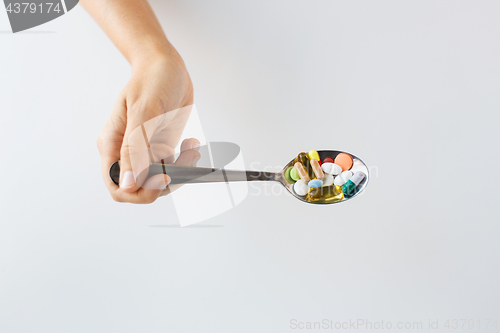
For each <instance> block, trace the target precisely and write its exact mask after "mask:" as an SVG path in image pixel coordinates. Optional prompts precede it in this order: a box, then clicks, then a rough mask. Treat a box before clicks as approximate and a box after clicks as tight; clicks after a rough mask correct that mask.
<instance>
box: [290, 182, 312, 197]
mask: <svg viewBox="0 0 500 333" xmlns="http://www.w3.org/2000/svg"><path fill="white" fill-rule="evenodd" d="M293 190H294V191H295V193H296V194H297V195H298V196H301V197H303V196H304V195H306V194H307V193H308V192H309V186H308V185H307V184H306V183H304V182H303V181H302V180H297V182H296V183H295V184H293Z"/></svg>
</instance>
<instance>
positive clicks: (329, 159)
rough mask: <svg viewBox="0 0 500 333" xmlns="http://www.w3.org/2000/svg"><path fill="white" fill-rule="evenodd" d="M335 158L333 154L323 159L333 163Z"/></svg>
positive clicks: (324, 161)
mask: <svg viewBox="0 0 500 333" xmlns="http://www.w3.org/2000/svg"><path fill="white" fill-rule="evenodd" d="M333 162H334V160H333V158H332V157H331V156H327V157H325V159H324V160H323V163H333Z"/></svg>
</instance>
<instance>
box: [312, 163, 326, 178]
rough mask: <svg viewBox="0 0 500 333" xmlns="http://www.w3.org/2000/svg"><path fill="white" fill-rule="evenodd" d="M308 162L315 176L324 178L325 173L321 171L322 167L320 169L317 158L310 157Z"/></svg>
mask: <svg viewBox="0 0 500 333" xmlns="http://www.w3.org/2000/svg"><path fill="white" fill-rule="evenodd" d="M310 163H311V168H312V169H313V172H314V174H315V175H316V178H318V179H321V180H323V178H325V173H324V172H323V169H321V167H320V165H319V162H318V160H316V159H311V161H310Z"/></svg>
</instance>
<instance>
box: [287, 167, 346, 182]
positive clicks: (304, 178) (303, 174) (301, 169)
mask: <svg viewBox="0 0 500 333" xmlns="http://www.w3.org/2000/svg"><path fill="white" fill-rule="evenodd" d="M293 167H294V169H295V170H297V172H298V173H299V176H300V179H302V181H303V182H304V183H306V184H307V183H309V181H310V180H311V178H309V175H308V174H307V171H306V169H305V168H304V166H303V165H302V163H300V162H297V163H295V165H294V166H293ZM346 181H347V180H346ZM342 185H343V184H342Z"/></svg>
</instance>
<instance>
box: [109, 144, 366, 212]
mask: <svg viewBox="0 0 500 333" xmlns="http://www.w3.org/2000/svg"><path fill="white" fill-rule="evenodd" d="M318 153H319V156H320V159H321V160H323V159H324V158H325V157H327V156H330V157H332V158H334V159H335V157H336V156H337V155H338V154H340V153H345V152H342V151H338V150H318ZM347 154H349V155H351V157H352V159H353V165H352V167H351V169H349V170H350V171H352V172H353V173H356V172H357V171H361V172H363V173H364V174H365V175H366V177H365V179H364V180H363V181H362V182H361V183H360V184H359V185H358V186H357V187H356V190H355V194H354V195H352V196H349V197H344V199H343V200H340V201H336V202H326V203H325V202H309V201H307V200H306V197H305V196H299V195H297V194H296V193H295V191H294V190H293V183H290V182H289V181H288V180H286V178H285V171H286V169H287V168H288V167H291V166H293V165H294V160H291V161H290V162H288V163H287V164H286V165H285V167H284V168H283V170H281V171H279V172H269V171H240V170H225V169H224V168H200V167H190V166H179V165H173V164H162V163H152V164H150V165H149V173H148V178H149V177H151V176H154V175H157V174H167V175H169V176H170V179H171V182H170V184H172V185H174V184H199V183H214V182H238V181H275V182H279V183H280V184H281V185H283V186H284V187H285V188H286V189H287V190H288V192H290V193H291V194H292V195H293V196H294V197H295V198H297V199H299V200H300V201H303V202H307V203H313V204H332V203H337V202H345V201H347V200H350V199H352V198H354V197H355V196H357V195H358V194H359V193H361V192H362V191H363V190H364V189H365V187H366V185H367V183H368V179H369V173H368V167H367V166H366V164H365V163H364V162H363V161H362V160H361V159H359V158H358V157H356V156H354V155H353V154H350V153H347ZM109 176H110V177H111V180H112V181H113V183H115V184H116V185H118V184H119V178H120V164H119V161H117V162H115V163H114V164H113V165H112V166H111V168H110V169H109Z"/></svg>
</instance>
